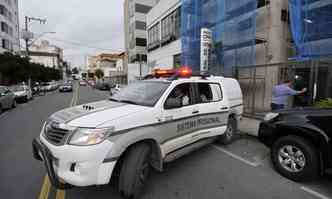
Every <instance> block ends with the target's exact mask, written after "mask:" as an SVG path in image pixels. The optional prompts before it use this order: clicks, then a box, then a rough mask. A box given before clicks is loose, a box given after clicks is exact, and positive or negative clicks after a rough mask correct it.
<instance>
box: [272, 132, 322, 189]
mask: <svg viewBox="0 0 332 199" xmlns="http://www.w3.org/2000/svg"><path fill="white" fill-rule="evenodd" d="M286 146H292V147H295V148H297V149H299V150H300V151H301V153H302V154H303V155H302V157H304V158H302V157H301V159H299V158H300V157H292V158H293V160H291V161H293V162H294V161H295V162H296V161H299V160H300V161H302V164H303V160H304V165H300V164H296V165H297V166H295V168H296V169H298V168H301V170H298V171H289V170H287V169H286V168H285V166H283V165H282V163H281V160H279V159H280V158H282V157H281V156H279V151H280V150H282V149H283V147H286ZM287 154H288V153H287ZM294 156H296V154H295V155H294ZM318 157H319V156H318V153H317V150H316V147H315V146H314V145H313V144H312V143H311V142H310V141H308V140H307V139H305V138H302V137H299V136H294V135H291V136H286V137H281V138H280V139H278V140H277V141H276V142H275V143H274V144H273V146H272V149H271V159H272V163H273V166H274V168H275V169H276V170H277V172H278V173H280V174H281V175H282V176H284V177H286V178H288V179H291V180H293V181H296V182H302V181H312V180H314V179H315V178H317V176H318V175H319V158H318ZM289 159H290V158H289ZM284 164H285V163H284ZM288 164H289V166H291V164H292V163H288ZM288 169H290V168H288Z"/></svg>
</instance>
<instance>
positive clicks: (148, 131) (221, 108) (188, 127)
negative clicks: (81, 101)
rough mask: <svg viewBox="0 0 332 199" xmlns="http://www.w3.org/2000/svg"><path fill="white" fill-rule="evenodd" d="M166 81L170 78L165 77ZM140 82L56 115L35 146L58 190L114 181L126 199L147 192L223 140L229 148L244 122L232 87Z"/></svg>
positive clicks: (181, 76) (220, 81)
mask: <svg viewBox="0 0 332 199" xmlns="http://www.w3.org/2000/svg"><path fill="white" fill-rule="evenodd" d="M161 74H166V73H165V72H164V73H161ZM158 77H159V78H154V79H150V80H145V81H140V82H138V83H135V84H132V85H130V86H128V87H125V88H123V89H121V91H120V92H118V93H116V94H115V95H113V96H112V97H111V98H110V99H109V100H105V101H99V102H95V103H90V104H85V105H80V106H76V107H72V108H68V109H65V110H61V111H59V112H57V113H54V114H53V115H52V116H51V117H50V118H49V119H48V120H47V121H46V122H45V124H44V126H43V128H42V131H41V134H40V136H39V137H38V138H36V139H35V140H34V141H33V149H34V157H35V158H36V159H38V160H42V161H44V164H45V166H46V169H47V172H48V175H49V177H50V180H51V182H52V184H53V185H54V186H56V187H57V188H60V189H66V188H70V187H72V186H79V187H82V186H90V185H102V184H108V183H109V182H110V180H111V178H112V179H113V178H114V179H117V182H118V187H119V191H120V192H121V193H122V194H123V196H124V197H126V198H131V197H134V198H136V197H137V196H139V194H140V193H141V191H142V188H143V185H144V182H145V181H146V180H147V177H148V174H149V171H150V169H151V168H154V169H156V170H158V171H162V170H163V165H164V163H165V162H170V161H172V160H174V159H176V158H179V157H181V156H183V155H185V154H188V153H189V152H191V151H193V150H196V149H198V148H200V147H201V146H203V145H206V144H209V143H211V142H212V141H214V140H216V139H217V140H219V141H220V142H222V143H223V144H228V143H230V142H231V141H232V139H233V136H234V133H235V132H236V131H237V124H238V122H239V120H240V119H241V117H242V112H243V104H242V92H241V89H240V86H239V84H238V82H237V81H236V80H234V79H230V78H223V77H213V76H191V73H190V72H188V71H186V70H184V71H181V70H180V72H178V73H177V75H174V76H172V77H170V78H162V77H161V76H158Z"/></svg>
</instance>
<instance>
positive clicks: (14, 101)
mask: <svg viewBox="0 0 332 199" xmlns="http://www.w3.org/2000/svg"><path fill="white" fill-rule="evenodd" d="M12 108H16V100H15V99H14V100H13V103H12Z"/></svg>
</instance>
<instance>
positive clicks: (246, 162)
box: [212, 145, 261, 167]
mask: <svg viewBox="0 0 332 199" xmlns="http://www.w3.org/2000/svg"><path fill="white" fill-rule="evenodd" d="M212 146H213V148H215V149H217V150H218V151H221V152H223V153H225V154H227V155H228V156H230V157H232V158H234V159H236V160H239V161H241V162H243V163H245V164H247V165H250V166H252V167H258V166H259V165H261V163H260V162H251V161H249V160H246V159H244V158H242V157H240V156H238V155H236V154H234V153H232V152H229V151H227V150H225V149H223V148H221V147H219V146H217V145H212Z"/></svg>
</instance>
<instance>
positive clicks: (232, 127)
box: [218, 117, 237, 145]
mask: <svg viewBox="0 0 332 199" xmlns="http://www.w3.org/2000/svg"><path fill="white" fill-rule="evenodd" d="M236 133H237V121H236V119H235V118H233V117H230V118H229V119H228V123H227V129H226V132H225V133H224V134H223V135H221V136H220V137H219V139H218V141H219V142H220V143H221V144H223V145H228V144H231V143H232V142H233V140H234V137H235V135H236Z"/></svg>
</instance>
